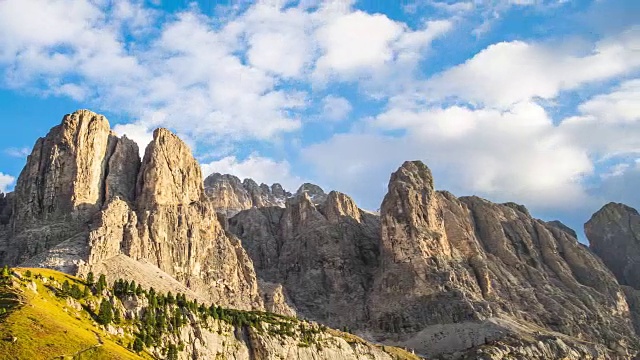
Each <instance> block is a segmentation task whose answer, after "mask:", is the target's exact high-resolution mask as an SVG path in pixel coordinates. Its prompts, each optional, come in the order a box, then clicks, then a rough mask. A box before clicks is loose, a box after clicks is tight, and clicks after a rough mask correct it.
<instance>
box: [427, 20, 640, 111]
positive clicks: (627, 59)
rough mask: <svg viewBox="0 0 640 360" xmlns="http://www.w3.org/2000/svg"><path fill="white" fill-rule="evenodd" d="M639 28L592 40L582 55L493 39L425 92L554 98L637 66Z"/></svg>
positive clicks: (487, 101)
mask: <svg viewBox="0 0 640 360" xmlns="http://www.w3.org/2000/svg"><path fill="white" fill-rule="evenodd" d="M638 48H640V28H631V29H629V30H628V31H626V32H625V33H622V34H619V35H618V36H616V37H615V38H610V39H605V40H602V41H600V42H598V43H596V44H595V46H594V48H593V50H592V51H590V52H589V53H587V54H574V53H570V52H568V51H564V50H563V49H561V48H560V49H559V48H557V47H554V46H550V45H544V44H535V43H526V42H522V41H513V42H501V43H497V44H493V45H491V46H489V47H487V48H486V49H484V50H483V51H481V52H479V53H478V54H476V55H475V56H474V57H473V58H471V59H469V60H467V61H466V62H465V63H464V64H461V65H458V66H455V67H453V68H451V69H449V70H446V71H445V72H443V73H441V74H439V75H437V76H435V77H433V78H432V79H431V80H430V81H429V82H428V83H427V84H426V85H425V87H426V89H425V91H426V92H427V93H428V94H429V95H432V96H435V97H437V98H440V99H442V98H448V97H454V98H457V99H462V100H465V101H469V102H472V103H475V104H483V105H487V106H498V107H502V108H506V107H509V106H510V105H511V104H514V103H517V102H520V101H528V100H530V99H532V98H536V97H538V98H543V99H553V98H555V97H556V96H557V95H558V94H559V92H560V91H563V90H571V89H575V88H578V87H580V86H582V85H585V84H588V83H592V82H596V81H602V80H607V79H610V78H612V77H616V76H620V75H624V74H627V73H629V72H630V71H632V70H634V69H637V68H639V67H640V52H638V51H637V49H638Z"/></svg>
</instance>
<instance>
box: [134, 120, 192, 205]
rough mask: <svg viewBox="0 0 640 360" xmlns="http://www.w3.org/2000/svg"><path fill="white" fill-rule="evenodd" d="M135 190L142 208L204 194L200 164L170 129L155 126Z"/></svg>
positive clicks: (189, 201)
mask: <svg viewBox="0 0 640 360" xmlns="http://www.w3.org/2000/svg"><path fill="white" fill-rule="evenodd" d="M136 189H137V190H136V193H137V202H138V206H140V207H143V208H144V207H148V206H153V205H179V204H190V203H192V202H195V201H199V200H200V199H201V198H202V195H203V183H202V173H201V170H200V165H199V164H198V162H197V161H196V159H195V158H194V157H193V154H192V153H191V149H190V148H189V147H188V146H187V144H185V143H184V142H183V141H182V140H181V139H180V138H179V137H177V136H176V135H175V134H173V133H172V132H171V131H169V130H167V129H164V128H159V129H156V130H155V131H154V132H153V141H151V143H149V145H148V146H147V149H146V151H145V155H144V159H143V160H142V165H141V168H140V173H139V175H138V180H137V187H136Z"/></svg>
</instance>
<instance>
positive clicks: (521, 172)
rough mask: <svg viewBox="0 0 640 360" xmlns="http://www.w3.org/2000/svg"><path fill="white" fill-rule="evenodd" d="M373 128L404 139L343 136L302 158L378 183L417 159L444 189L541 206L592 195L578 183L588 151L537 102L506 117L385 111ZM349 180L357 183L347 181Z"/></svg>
mask: <svg viewBox="0 0 640 360" xmlns="http://www.w3.org/2000/svg"><path fill="white" fill-rule="evenodd" d="M373 124H374V125H375V126H377V127H379V128H381V129H382V130H404V131H405V132H406V134H405V135H404V136H402V137H399V138H398V137H385V136H382V135H357V134H353V135H341V136H336V137H334V139H332V140H330V141H328V142H326V143H324V144H320V145H315V146H312V147H310V148H308V149H306V150H305V152H304V153H303V154H304V155H305V158H306V159H308V160H309V161H311V162H312V163H314V164H315V165H316V166H317V167H318V173H319V174H324V173H326V174H330V175H331V176H336V175H337V176H342V177H349V178H352V179H360V181H361V179H368V180H367V181H369V179H373V180H372V181H378V183H379V182H380V181H381V179H385V178H386V177H387V176H388V175H387V173H384V172H383V173H380V174H374V173H372V172H371V171H375V170H376V169H383V168H384V169H385V170H386V169H389V168H394V167H397V166H399V165H400V163H401V162H402V161H403V160H407V159H413V158H417V159H420V160H424V161H425V163H426V164H427V165H428V166H430V167H431V168H432V170H434V172H435V173H436V174H438V175H440V177H437V179H439V185H438V186H439V187H440V188H445V189H450V190H459V191H464V192H465V193H466V194H479V195H483V196H487V197H489V198H491V199H494V200H499V201H508V200H514V201H520V202H524V203H527V204H529V205H532V206H536V207H538V208H543V207H565V208H566V207H571V206H576V204H577V203H580V202H582V201H584V200H585V198H586V194H585V192H584V191H583V188H582V186H581V183H580V179H581V178H582V177H583V176H585V175H588V174H590V173H591V172H592V171H593V166H592V163H591V161H590V159H589V157H588V154H587V152H586V151H585V150H584V149H582V148H580V147H576V146H573V145H572V144H571V143H570V142H568V141H567V139H566V138H564V137H563V135H562V134H561V133H560V132H559V131H557V130H556V128H555V127H554V125H553V123H552V121H551V119H550V118H549V117H548V115H547V114H546V112H545V111H544V109H543V108H542V107H540V106H539V105H536V104H534V103H529V102H526V103H519V104H517V105H516V106H514V107H513V108H512V109H510V110H509V111H503V112H501V111H497V110H488V109H481V110H470V109H467V108H463V107H458V106H454V107H449V108H444V109H440V108H426V109H423V110H421V111H413V110H407V109H401V108H397V109H390V110H389V111H387V112H385V113H383V114H381V115H380V116H378V117H377V118H376V119H375V120H374V123H373ZM351 149H353V150H351ZM355 149H358V150H355ZM367 159H368V160H367ZM374 163H378V164H379V165H375V164H374ZM353 164H361V166H356V167H355V168H354V167H353ZM350 169H351V170H350ZM350 181H356V182H357V181H358V180H345V183H349V182H350ZM377 192H378V193H380V191H379V190H378V191H377Z"/></svg>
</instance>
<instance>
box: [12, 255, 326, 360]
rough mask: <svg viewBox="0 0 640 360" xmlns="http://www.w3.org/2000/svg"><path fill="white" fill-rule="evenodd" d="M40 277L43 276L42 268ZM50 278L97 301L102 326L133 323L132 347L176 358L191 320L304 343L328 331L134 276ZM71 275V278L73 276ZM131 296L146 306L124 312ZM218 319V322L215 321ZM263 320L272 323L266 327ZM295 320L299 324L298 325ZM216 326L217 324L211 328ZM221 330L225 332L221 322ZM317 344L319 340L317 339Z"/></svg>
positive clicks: (60, 292)
mask: <svg viewBox="0 0 640 360" xmlns="http://www.w3.org/2000/svg"><path fill="white" fill-rule="evenodd" d="M11 274H12V271H11V269H10V268H8V267H7V266H5V267H3V268H2V271H1V272H0V281H11ZM22 275H23V276H24V277H25V278H31V276H32V274H31V271H29V270H27V271H25V272H24V273H22ZM35 278H36V279H38V278H39V279H42V276H41V275H40V274H36V275H35ZM49 279H50V280H51V281H52V282H51V283H50V284H58V285H59V287H58V286H55V287H50V289H52V290H53V291H54V292H55V294H56V295H57V296H59V297H63V298H64V297H72V298H74V299H77V300H81V299H84V300H85V301H91V300H92V299H93V300H95V301H99V305H97V303H95V304H96V305H95V306H96V308H94V309H93V310H89V309H91V307H85V310H87V311H88V312H89V313H90V314H91V315H92V316H93V318H94V320H95V321H96V322H97V323H98V324H100V325H103V326H109V325H110V324H115V325H122V326H125V328H130V329H134V333H133V340H132V341H131V342H130V343H129V344H128V348H129V349H130V350H132V351H134V352H141V351H144V350H145V348H147V349H148V348H156V350H158V349H160V351H161V353H162V355H163V356H164V357H165V358H166V359H170V360H174V359H175V360H177V359H178V353H179V352H180V351H183V350H184V346H185V344H184V343H182V342H181V341H179V340H177V341H172V340H171V339H179V335H180V332H181V329H182V328H183V327H184V326H188V325H196V324H198V325H200V326H203V325H204V326H205V327H209V326H211V324H212V323H207V320H208V319H212V320H218V321H221V322H224V323H227V324H230V325H233V326H234V327H236V328H245V327H250V328H253V329H255V330H256V331H258V332H259V333H265V332H268V333H269V334H270V335H274V336H281V337H282V336H294V335H295V334H296V330H297V331H298V334H299V335H300V341H301V343H300V346H309V345H310V344H312V343H316V345H318V343H317V342H316V335H317V334H319V333H321V332H324V331H326V327H324V326H320V327H317V326H316V327H314V326H309V325H308V324H306V325H305V324H303V323H302V322H299V321H298V320H297V319H295V318H290V317H286V316H283V315H277V314H273V313H265V312H260V311H242V310H235V309H228V308H223V307H221V306H217V305H215V304H211V305H208V306H207V305H206V304H204V303H198V300H195V299H194V300H190V299H188V298H187V296H186V295H185V294H182V293H177V294H175V295H174V294H173V293H172V292H171V291H169V292H167V293H166V294H164V293H161V292H157V291H156V290H155V289H154V288H153V287H152V288H149V289H148V290H147V289H144V288H143V287H142V286H141V285H140V284H136V282H135V281H134V280H131V281H129V280H126V279H118V280H116V281H114V282H113V284H112V286H111V287H109V286H108V284H107V280H106V277H105V275H104V274H99V276H98V280H97V281H96V277H95V274H94V273H92V272H89V273H88V274H87V276H86V277H85V279H84V281H83V282H84V284H83V283H82V282H78V281H74V280H73V279H72V278H67V279H65V280H64V281H63V282H62V283H60V282H59V281H57V280H56V279H55V278H54V277H53V276H50V277H49ZM69 280H72V281H69ZM130 297H137V298H146V300H147V306H145V307H144V308H143V309H142V311H140V313H139V314H138V313H135V312H127V313H126V314H125V313H122V312H121V309H124V308H123V307H122V303H123V302H124V301H125V300H127V298H130ZM213 324H215V323H213ZM265 324H269V325H267V326H266V327H265ZM296 325H297V326H296ZM211 330H214V329H211ZM217 332H218V333H219V334H221V333H222V328H221V327H220V325H218V327H217ZM318 346H319V345H318Z"/></svg>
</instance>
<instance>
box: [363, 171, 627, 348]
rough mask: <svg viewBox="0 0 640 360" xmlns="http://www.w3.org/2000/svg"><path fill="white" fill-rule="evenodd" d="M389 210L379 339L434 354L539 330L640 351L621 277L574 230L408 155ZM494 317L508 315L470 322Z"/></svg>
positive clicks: (375, 304) (375, 302)
mask: <svg viewBox="0 0 640 360" xmlns="http://www.w3.org/2000/svg"><path fill="white" fill-rule="evenodd" d="M381 217H382V232H381V233H382V237H381V246H382V249H381V260H380V263H381V268H380V271H379V273H378V276H377V277H376V281H375V286H374V289H373V292H372V294H371V297H370V301H369V308H370V312H371V317H372V323H373V328H374V329H377V330H378V331H381V332H382V334H381V335H380V337H379V339H383V338H385V339H386V340H387V341H393V340H394V339H395V341H398V343H402V344H405V345H407V346H411V347H415V348H418V349H420V350H421V352H423V353H426V354H433V353H434V352H438V351H444V350H445V349H446V348H448V350H447V351H449V352H450V351H455V350H463V348H464V347H472V346H479V345H482V344H483V343H484V342H489V341H497V340H499V339H500V338H502V337H504V336H505V334H515V335H514V336H516V337H517V336H518V334H522V333H523V330H522V329H529V330H527V331H531V329H536V330H537V331H539V332H540V333H545V332H547V333H553V332H557V333H561V334H564V335H565V336H568V337H571V338H573V339H579V340H583V341H590V342H593V343H596V344H601V345H603V346H604V347H606V348H608V349H610V350H612V351H613V355H615V356H623V357H624V356H630V354H635V353H636V352H637V350H638V342H637V340H636V339H635V335H634V331H633V328H632V323H631V320H630V312H629V306H628V303H627V301H626V300H625V296H624V293H623V290H622V289H621V288H620V286H619V285H618V284H617V282H616V280H615V278H614V277H613V275H612V274H611V273H610V272H609V271H608V269H607V268H606V267H605V266H604V264H602V262H601V261H600V260H599V259H598V258H597V257H596V256H595V255H593V254H592V253H591V252H590V251H589V250H588V249H587V248H585V247H584V246H582V245H581V244H579V243H578V241H577V239H576V238H575V237H573V236H571V233H570V232H568V231H566V230H565V229H561V228H558V227H557V226H555V225H549V224H546V223H544V222H542V221H540V220H535V219H533V218H531V216H530V215H529V213H528V211H527V210H526V209H525V208H524V207H522V206H519V205H516V204H511V203H507V204H502V205H499V204H493V203H491V202H489V201H487V200H484V199H480V198H477V197H466V198H460V199H457V198H455V197H454V196H453V195H451V194H449V193H446V192H436V191H435V190H434V186H433V179H432V176H431V173H430V172H429V170H428V169H427V168H426V166H424V165H423V164H422V163H420V162H406V163H405V164H403V166H402V167H401V168H400V169H399V170H398V171H397V172H396V173H394V174H393V175H392V177H391V181H390V183H389V193H388V194H387V196H386V197H385V199H384V201H383V204H382V213H381ZM398 294H402V295H398ZM558 314H562V316H558ZM491 318H495V319H499V320H501V322H498V324H502V325H499V327H498V328H499V330H498V331H493V330H491V329H495V327H494V326H481V327H480V328H478V327H477V326H475V327H474V326H471V325H472V324H483V323H484V324H485V325H488V323H487V319H491ZM504 321H507V323H509V324H515V325H510V326H506V325H504ZM495 323H496V322H495V321H494V322H493V325H495ZM445 324H450V325H453V326H452V327H450V328H449V329H448V330H447V329H446V326H443V325H445ZM455 324H458V325H464V324H468V325H469V326H467V327H466V328H465V327H460V326H455ZM431 329H436V330H438V331H437V332H436V333H434V332H433V331H431ZM383 334H387V335H383ZM429 334H433V335H432V336H429ZM462 338H466V339H467V341H464V342H460V341H459V340H460V339H462ZM455 347H458V349H455ZM613 355H612V356H613Z"/></svg>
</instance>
